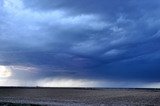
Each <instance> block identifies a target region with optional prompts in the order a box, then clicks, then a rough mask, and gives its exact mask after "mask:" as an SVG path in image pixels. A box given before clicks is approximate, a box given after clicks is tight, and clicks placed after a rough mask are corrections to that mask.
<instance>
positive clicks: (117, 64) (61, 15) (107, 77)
mask: <svg viewBox="0 0 160 106" xmlns="http://www.w3.org/2000/svg"><path fill="white" fill-rule="evenodd" d="M0 86H53V87H54V86H62V87H64V86H65V87H66V86H67V87H160V1H159V0H79V1H78V0H0Z"/></svg>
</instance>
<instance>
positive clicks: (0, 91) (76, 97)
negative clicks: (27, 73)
mask: <svg viewBox="0 0 160 106" xmlns="http://www.w3.org/2000/svg"><path fill="white" fill-rule="evenodd" d="M11 103H13V104H11ZM15 103H18V104H15ZM21 104H25V105H24V106H34V105H35V104H37V106H38V105H44V106H45V105H46V106H160V89H100V88H99V89H98V88H96V89H95V88H38V87H37V88H22V87H21V88H10V87H8V88H7V87H5V88H4V87H1V88H0V105H3V106H18V105H19V106H23V105H21ZM27 104H28V105H27ZM31 104H32V105H31ZM35 106H36V105H35Z"/></svg>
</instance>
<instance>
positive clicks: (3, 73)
mask: <svg viewBox="0 0 160 106" xmlns="http://www.w3.org/2000/svg"><path fill="white" fill-rule="evenodd" d="M11 75H12V73H11V70H10V69H9V68H7V67H5V66H0V78H8V77H10V76H11Z"/></svg>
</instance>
